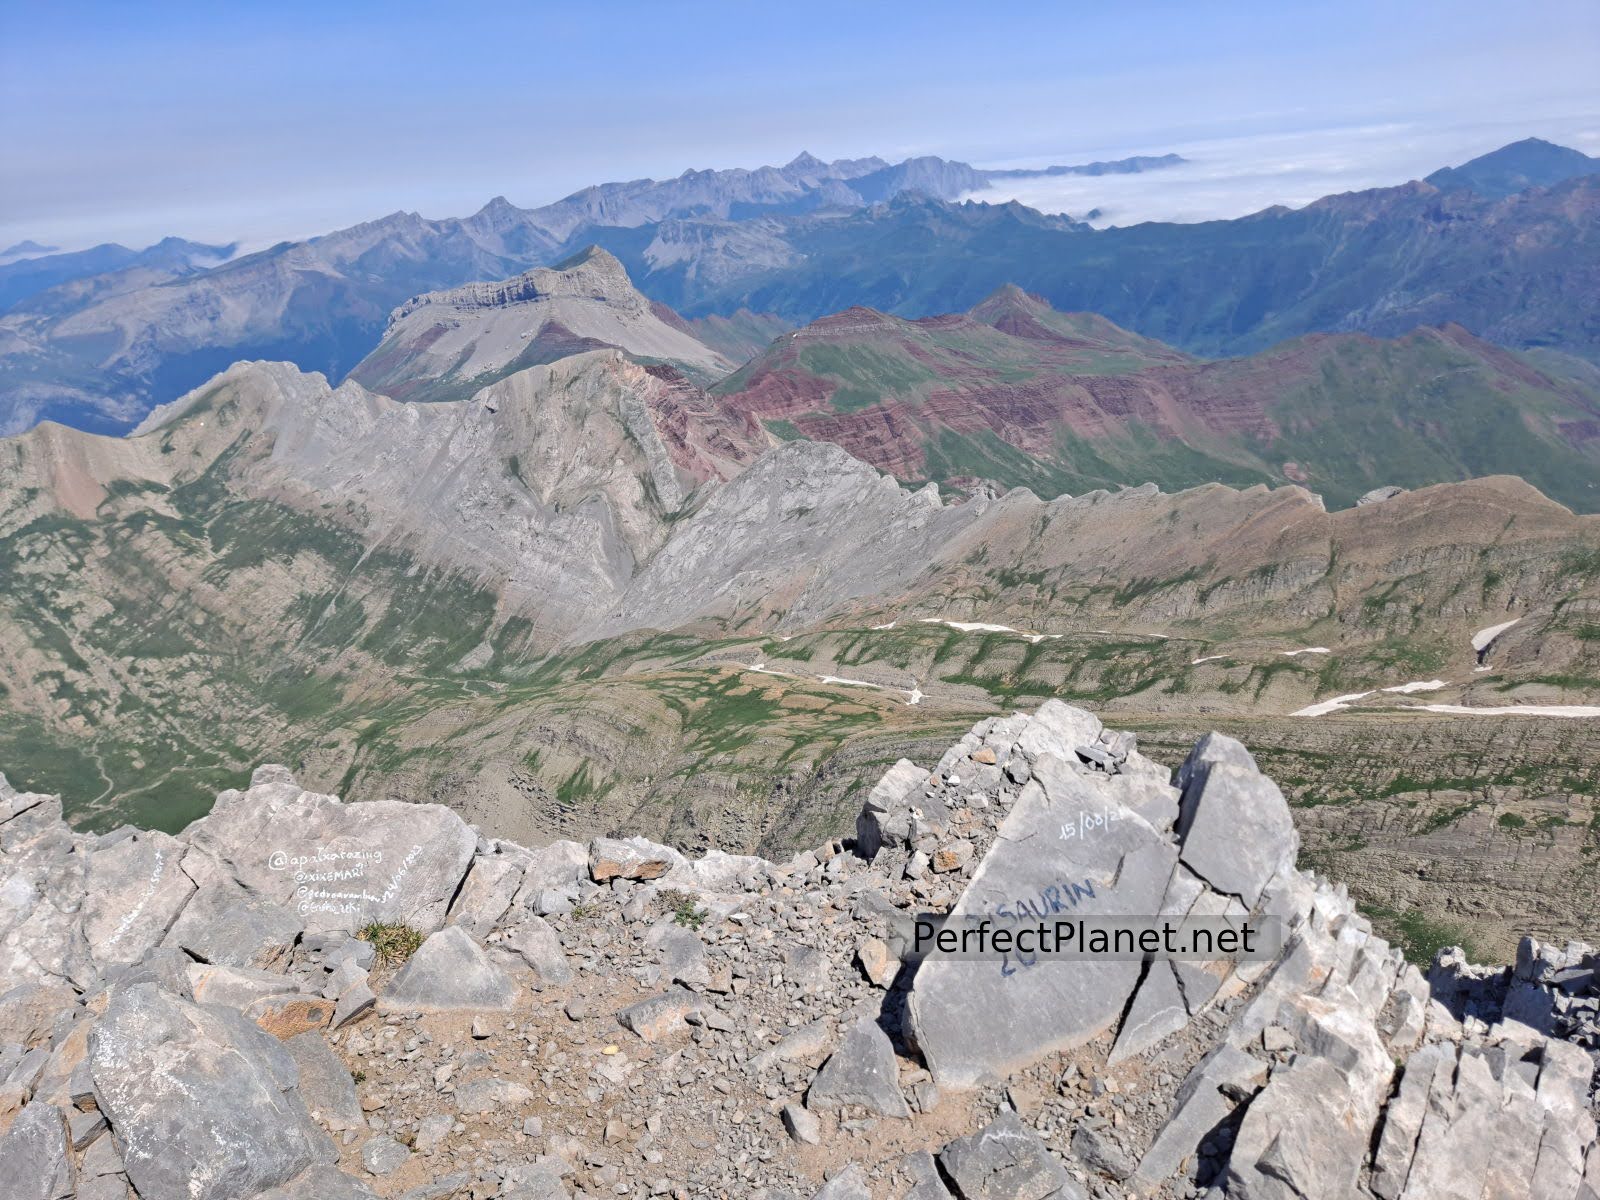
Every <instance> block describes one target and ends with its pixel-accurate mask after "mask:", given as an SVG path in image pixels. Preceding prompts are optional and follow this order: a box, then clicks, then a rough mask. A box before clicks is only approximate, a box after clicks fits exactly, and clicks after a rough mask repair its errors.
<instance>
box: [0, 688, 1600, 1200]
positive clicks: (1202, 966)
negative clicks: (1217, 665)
mask: <svg viewBox="0 0 1600 1200" xmlns="http://www.w3.org/2000/svg"><path fill="white" fill-rule="evenodd" d="M1169 780H1170V782H1169ZM862 799H863V822H862V825H861V826H860V829H861V831H862V832H863V839H862V841H861V842H860V843H859V844H857V845H854V846H852V845H850V844H849V843H841V842H837V841H832V842H829V843H826V844H824V845H823V846H820V847H818V848H817V849H816V850H813V851H808V852H805V853H802V854H799V855H796V856H794V858H792V859H791V860H789V861H788V862H781V863H776V862H766V861H764V860H761V859H757V858H753V857H750V856H733V855H726V854H720V853H717V852H713V853H710V854H707V855H704V856H702V857H700V858H686V857H684V856H683V855H681V854H680V853H679V852H677V851H675V850H672V849H671V848H670V847H663V846H658V845H656V844H654V843H651V842H648V841H644V840H642V839H635V838H598V839H595V840H594V841H593V842H592V843H590V844H587V845H585V844H579V843H574V842H562V843H555V844H554V845H552V846H548V847H545V848H543V849H541V850H527V849H524V848H522V847H519V846H515V845H513V844H510V843H506V842H500V841H496V840H493V839H482V838H480V837H478V835H477V834H476V831H474V830H472V829H470V828H469V827H466V826H464V825H461V824H460V822H459V821H458V820H457V819H456V818H455V817H454V816H453V815H451V814H449V813H448V812H446V811H445V810H442V809H437V808H433V807H428V806H424V807H419V808H412V807H409V806H407V807H404V808H402V807H401V806H398V805H395V806H383V805H370V804H369V805H354V806H348V807H347V806H344V805H342V804H340V803H339V802H338V801H336V800H334V799H333V798H331V797H325V796H315V795H310V794H307V793H304V792H303V791H302V790H301V789H300V788H298V786H297V785H296V784H295V783H294V782H293V779H292V777H290V776H289V774H288V772H287V771H284V770H283V769H282V768H263V769H262V770H261V771H259V772H257V775H256V777H255V778H254V779H253V780H252V784H251V787H250V788H249V789H247V790H246V791H243V792H233V793H227V794H225V796H224V797H223V802H222V804H221V805H220V806H219V811H218V814H217V816H216V819H215V820H213V819H212V818H207V819H206V821H202V822H198V823H196V824H195V825H194V826H192V827H191V828H190V829H189V830H187V831H186V832H185V833H184V834H182V835H180V836H178V837H176V838H170V837H165V836H164V835H153V834H142V833H139V832H138V831H136V830H130V829H123V830H118V831H115V832H114V833H111V834H108V835H104V836H101V837H91V836H87V835H82V834H78V833H75V832H73V831H71V830H70V829H68V828H67V827H66V826H65V825H64V824H63V823H62V822H61V819H60V811H61V810H60V806H59V802H58V801H56V800H55V799H54V798H52V797H42V798H41V797H25V796H19V795H18V794H16V793H15V792H13V791H9V790H7V789H5V788H4V786H3V785H0V1180H4V1181H5V1183H4V1184H3V1185H0V1192H5V1193H6V1194H7V1195H8V1196H9V1194H10V1193H9V1191H6V1189H7V1188H8V1187H9V1188H10V1190H13V1191H15V1190H18V1189H17V1187H15V1186H12V1185H13V1184H15V1183H16V1181H18V1180H22V1181H25V1186H24V1187H22V1189H21V1191H20V1192H19V1194H21V1195H24V1196H27V1197H29V1198H30V1200H32V1198H34V1197H39V1198H40V1200H65V1198H66V1196H68V1195H75V1196H78V1197H81V1198H82V1200H125V1197H126V1196H127V1195H129V1194H130V1187H131V1188H135V1189H137V1191H138V1194H139V1195H141V1196H144V1197H166V1196H172V1197H182V1198H183V1200H210V1198H211V1197H224V1196H225V1197H229V1198H230V1200H231V1198H234V1197H237V1198H238V1200H259V1198H267V1200H327V1198H330V1197H332V1198H338V1200H372V1197H373V1196H374V1195H376V1194H380V1193H381V1194H385V1195H392V1196H404V1197H407V1198H408V1200H425V1198H427V1197H434V1198H436V1200H443V1198H444V1197H447V1196H450V1195H467V1194H473V1193H476V1194H483V1195H491V1194H495V1195H500V1196H505V1197H522V1196H560V1195H570V1194H617V1195H621V1194H623V1191H628V1192H629V1193H630V1194H634V1195H638V1194H645V1195H656V1196H674V1195H717V1194H722V1195H741V1196H742V1195H756V1194H759V1193H760V1192H761V1191H763V1190H765V1192H766V1194H767V1195H768V1196H769V1197H774V1198H776V1197H781V1196H786V1195H787V1196H791V1197H803V1196H817V1195H823V1196H829V1195H848V1196H865V1195H888V1196H895V1197H908V1198H915V1200H939V1198H940V1197H950V1196H955V1197H960V1198H966V1200H970V1198H972V1197H994V1198H995V1200H999V1198H1000V1197H1008V1198H1010V1197H1017V1196H1036V1197H1038V1198H1039V1200H1045V1198H1046V1197H1049V1198H1052V1200H1062V1198H1063V1197H1068V1198H1070V1197H1079V1196H1089V1195H1094V1196H1111V1195H1117V1196H1120V1195H1124V1194H1129V1195H1135V1196H1139V1197H1152V1196H1154V1197H1181V1196H1197V1195H1205V1196H1207V1197H1208V1198H1209V1200H1224V1198H1228V1197H1233V1198H1243V1197H1250V1198H1256V1200H1260V1198H1270V1200H1280V1198H1281V1200H1313V1198H1326V1200H1457V1198H1458V1197H1462V1196H1471V1197H1475V1198H1477V1200H1489V1198H1490V1197H1494V1198H1496V1200H1500V1198H1502V1197H1507V1198H1508V1197H1522V1196H1537V1197H1541V1198H1543V1197H1557V1198H1559V1200H1596V1197H1597V1196H1600V1142H1597V1138H1596V1126H1595V1115H1596V1101H1595V1097H1594V1096H1593V1094H1592V1086H1593V1081H1594V1078H1595V1069H1596V1065H1597V1061H1600V1056H1597V1054H1596V1053H1595V1051H1596V1049H1597V1047H1600V954H1597V953H1596V952H1595V951H1594V949H1593V948H1591V947H1589V946H1587V945H1585V944H1583V943H1578V942H1574V943H1571V944H1568V945H1565V946H1559V947H1558V946H1553V945H1544V944H1541V943H1538V942H1534V941H1532V940H1531V939H1529V940H1528V941H1527V942H1525V943H1524V945H1523V947H1522V948H1521V950H1520V951H1519V953H1518V956H1517V963H1516V965H1515V967H1514V968H1509V967H1508V968H1485V967H1475V966H1473V965H1471V964H1469V963H1467V962H1466V960H1465V957H1464V956H1463V955H1462V954H1461V953H1460V952H1459V951H1449V952H1443V953H1441V954H1440V955H1439V956H1438V957H1437V959H1436V960H1435V962H1434V963H1433V965H1432V966H1431V967H1430V969H1429V970H1428V972H1427V974H1426V975H1424V973H1423V972H1422V971H1420V970H1418V969H1417V967H1415V966H1412V965H1411V964H1408V963H1406V962H1405V961H1404V959H1403V957H1402V956H1401V954H1400V953H1399V952H1398V951H1397V950H1395V949H1393V948H1391V947H1390V946H1389V945H1388V944H1387V943H1385V942H1384V941H1383V940H1382V939H1381V938H1379V937H1377V936H1375V934H1374V933H1373V930H1372V927H1371V926H1370V924H1369V923H1368V922H1367V921H1366V920H1365V918H1363V917H1362V916H1361V915H1360V914H1359V913H1358V912H1357V911H1356V910H1355V907H1354V905H1353V904H1352V903H1351V901H1350V898H1349V896H1348V895H1347V894H1346V893H1345V892H1344V890H1343V889H1342V888H1340V887H1337V886H1334V885H1331V884H1329V883H1327V882H1326V881H1322V880H1318V879H1316V878H1315V877H1313V876H1311V875H1308V874H1306V873H1304V872H1302V871H1300V870H1299V869H1298V868H1297V867H1296V865H1295V862H1294V853H1295V840H1294V834H1293V829H1292V826H1291V825H1290V824H1289V822H1288V819H1287V818H1288V813H1287V809H1286V807H1285V806H1283V805H1282V801H1281V797H1280V796H1278V794H1277V792H1276V789H1275V788H1273V787H1272V786H1271V783H1270V781H1269V780H1266V779H1265V777H1263V776H1262V775H1261V774H1260V772H1259V771H1258V770H1257V769H1256V766H1255V763H1254V762H1253V761H1252V759H1251V758H1250V755H1249V753H1248V752H1247V751H1246V750H1245V748H1244V747H1243V746H1241V745H1240V744H1239V743H1237V742H1233V741H1230V740H1229V739H1224V738H1218V737H1216V736H1214V735H1213V736H1211V737H1208V738H1205V739H1203V740H1202V741H1201V743H1200V744H1199V745H1198V746H1197V747H1196V748H1195V750H1194V752H1193V753H1192V754H1190V755H1189V757H1188V759H1187V760H1186V761H1185V763H1184V764H1183V766H1182V767H1181V768H1180V769H1179V770H1178V771H1177V772H1176V773H1175V774H1169V772H1167V771H1166V770H1165V769H1164V768H1162V767H1160V766H1159V765H1158V764H1155V763H1153V762H1151V761H1150V760H1148V759H1146V758H1145V757H1144V756H1143V755H1142V754H1140V752H1139V750H1138V748H1137V746H1136V745H1135V744H1134V742H1133V740H1132V738H1131V737H1129V736H1127V735H1125V734H1121V733H1118V732H1116V731H1113V730H1107V729H1105V728H1103V727H1102V726H1101V725H1100V723H1099V721H1098V720H1097V719H1095V718H1093V717H1092V716H1091V715H1090V714H1087V713H1083V712H1081V711H1078V710H1074V709H1072V708H1070V707H1069V706H1066V705H1061V704H1051V705H1047V706H1045V708H1044V709H1042V710H1041V712H1040V713H1039V714H1037V715H1035V716H1032V717H1030V716H1025V715H1021V714H1018V715H1015V716H1010V717H1005V718H1000V719H995V720H990V721H984V722H981V723H980V724H979V725H978V726H976V727H975V728H974V729H973V730H972V731H971V732H970V733H969V734H967V735H965V736H964V737H962V738H961V739H960V740H959V741H958V742H957V743H956V745H954V746H952V747H951V749H950V751H949V752H948V753H947V754H946V755H945V756H944V757H943V758H942V759H941V760H940V762H939V763H938V764H936V765H935V766H934V768H933V769H932V770H926V769H924V768H923V767H921V766H919V765H918V764H916V763H913V762H910V761H904V762H902V763H900V764H897V766H896V767H895V768H894V769H893V770H891V771H890V772H888V773H887V775H886V776H885V778H884V779H883V780H882V781H881V782H880V783H879V784H878V785H877V786H876V787H874V788H871V789H868V790H867V794H866V795H864V796H863V798H862ZM290 833H294V834H295V835H296V836H298V837H301V838H302V839H303V840H304V841H305V842H307V843H309V844H310V845H312V846H313V847H314V849H313V850H312V851H308V852H307V855H309V857H307V856H303V855H302V856H297V857H305V858H306V862H297V863H295V864H293V865H294V866H296V867H302V868H304V867H307V866H308V864H311V863H315V864H318V869H325V868H326V866H327V864H329V863H345V864H349V867H348V868H335V869H341V870H342V869H351V870H357V871H358V873H357V874H356V875H353V876H352V877H351V878H352V879H354V880H358V881H359V882H358V883H357V884H355V885H354V886H359V887H361V888H363V889H365V890H366V891H369V892H370V891H371V887H370V886H369V885H371V884H373V883H375V882H379V880H376V879H375V878H374V873H373V872H374V869H375V865H376V864H379V863H381V864H383V869H384V871H385V872H387V870H388V868H389V865H390V864H392V863H393V861H394V859H393V855H394V854H395V853H399V852H400V850H396V849H395V847H400V848H401V850H404V852H405V853H407V854H409V853H410V849H409V848H410V847H413V846H417V845H422V847H423V848H422V850H421V851H419V852H418V854H417V856H416V857H415V858H414V859H413V860H412V862H411V865H410V868H409V869H408V871H407V873H406V874H405V875H404V876H403V877H402V883H403V884H404V885H405V886H402V887H400V888H397V889H395V894H394V895H390V896H389V898H388V899H387V900H385V901H384V902H383V904H382V905H379V906H376V907H373V908H371V909H369V910H368V911H369V913H370V914H371V915H373V916H381V917H386V918H387V919H389V920H390V921H391V923H394V924H406V923H410V924H413V926H414V928H416V929H417V931H418V932H419V933H421V934H424V935H425V936H424V937H423V938H422V940H421V944H420V948H419V949H418V950H416V952H415V953H414V954H412V956H411V957H410V959H409V961H407V962H405V963H403V964H400V963H397V962H396V963H391V962H389V961H387V959H380V953H379V950H378V949H377V947H376V946H375V944H374V943H371V942H368V941H365V940H362V939H360V938H356V937H353V936H352V935H351V931H350V930H349V929H347V928H345V925H346V924H348V922H345V921H342V920H325V919H324V917H325V916H326V914H319V912H317V911H312V912H308V913H303V912H301V911H300V909H299V907H298V906H297V905H296V904H295V903H294V902H293V894H290V893H286V890H285V887H284V883H283V881H282V878H281V872H279V871H276V870H275V869H274V867H273V866H272V863H271V862H270V861H266V862H263V859H265V858H268V857H269V855H270V852H271V851H272V850H273V849H274V848H275V846H276V843H275V842H274V841H273V840H272V839H273V838H276V837H279V836H287V835H288V834H290ZM424 834H426V837H425V838H424ZM374 847H376V848H377V849H376V850H374V849H373V848H374ZM363 854H364V855H365V857H364V858H363V857H360V856H361V855H363ZM173 864H176V870H174V868H173ZM287 865H288V864H286V868H287ZM389 878H390V876H389V875H388V874H385V875H384V876H383V879H384V880H388V879H389ZM411 880H414V881H415V882H416V885H417V886H416V889H415V890H412V889H411V888H410V886H409V882H408V881H411ZM325 882H327V881H323V880H314V881H313V880H308V879H306V878H304V877H302V878H300V879H291V880H290V883H291V884H292V885H293V886H294V887H296V888H298V887H299V886H302V885H305V884H308V883H315V884H317V885H319V886H320V885H321V884H323V883H325ZM341 882H348V881H341ZM385 890H388V889H387V884H386V885H385ZM401 893H403V898H402V897H401V895H400V894H401ZM362 902H363V903H366V900H365V896H364V895H363V901H362ZM119 914H120V915H119ZM130 914H131V916H130ZM918 914H933V915H940V916H942V915H945V914H954V916H953V922H954V924H953V925H952V928H955V929H958V930H959V929H960V928H962V927H964V924H965V922H967V921H969V920H972V919H982V918H984V917H989V918H990V919H994V918H1001V919H1004V918H1005V917H1006V916H1007V915H1008V914H1009V915H1010V916H1015V917H1023V918H1026V919H1028V920H1029V921H1035V920H1041V919H1054V918H1060V917H1071V916H1073V915H1074V914H1080V915H1085V916H1089V915H1102V916H1103V915H1120V916H1135V917H1146V918H1148V917H1155V916H1158V915H1159V916H1161V917H1163V918H1165V919H1169V920H1178V919H1183V918H1187V917H1208V918H1215V917H1222V918H1227V919H1229V920H1232V921H1238V920H1241V919H1243V918H1246V917H1250V918H1253V919H1256V920H1258V921H1271V922H1276V923H1277V924H1278V926H1279V927H1280V928H1281V933H1282V944H1281V947H1275V948H1274V949H1273V950H1272V952H1271V953H1270V954H1268V955H1267V956H1266V957H1264V958H1262V959H1260V960H1242V961H1237V962H1236V961H1231V960H1217V961H1183V960H1177V961H1170V962H1169V961H1167V960H1165V959H1154V960H1152V961H1150V962H1148V963H1141V962H1139V961H1137V960H1133V959H1128V960H1118V959H1102V960H1088V961H1044V960H1040V961H1036V962H1033V963H1032V964H1031V965H1029V963H1027V962H1025V961H1023V958H1022V956H1012V957H1011V958H1010V959H1000V958H990V959H987V960H975V961H967V960H962V959H960V958H955V957H950V956H948V955H944V956H941V955H938V954H935V955H933V956H930V957H922V956H921V955H920V954H919V953H918V950H917V947H916V946H915V936H914V934H915V920H914V918H915V917H916V916H917V915H918ZM352 915H355V914H352ZM360 915H363V916H366V915H367V914H360ZM119 930H120V931H121V933H120V935H119V932H118V931H119ZM393 933H394V931H388V934H386V935H385V936H386V937H387V936H389V935H392V934H393ZM369 936H372V937H374V938H377V937H379V934H378V933H376V932H374V933H372V934H370V935H369ZM386 944H388V945H391V946H393V945H399V946H402V947H403V945H404V942H403V939H402V940H400V941H396V942H390V943H386ZM389 952H390V951H389V950H387V949H386V950H385V951H384V953H385V954H388V953H389ZM396 953H398V954H401V955H403V953H404V951H403V949H401V950H399V951H397V952H396ZM379 994H381V995H382V1003H381V1005H379V1004H378V1002H377V996H378V995H379ZM375 1008H376V1009H378V1011H377V1013H376V1014H374V1009H375ZM329 1133H332V1134H334V1135H335V1138H336V1141H334V1140H330V1139H329V1137H328V1136H327V1135H328V1134H329ZM908 1147H920V1149H917V1150H915V1151H914V1152H912V1153H909V1154H908V1153H906V1150H907V1148H908ZM929 1150H932V1151H936V1152H937V1160H936V1159H935V1157H934V1156H933V1154H930V1153H928V1151H929ZM418 1160H421V1161H420V1162H419V1161H418ZM19 1164H20V1165H19ZM362 1180H369V1181H371V1185H370V1186H369V1185H368V1184H367V1183H363V1182H361V1181H362ZM824 1180H826V1182H824ZM416 1181H426V1182H416ZM569 1184H570V1186H569ZM619 1188H620V1189H621V1190H618V1189H619Z"/></svg>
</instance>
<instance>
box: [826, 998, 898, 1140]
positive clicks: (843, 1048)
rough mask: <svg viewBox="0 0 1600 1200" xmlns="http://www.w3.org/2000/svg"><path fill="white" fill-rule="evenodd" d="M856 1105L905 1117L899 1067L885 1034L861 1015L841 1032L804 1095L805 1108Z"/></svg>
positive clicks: (883, 1114) (884, 1114) (888, 1114)
mask: <svg viewBox="0 0 1600 1200" xmlns="http://www.w3.org/2000/svg"><path fill="white" fill-rule="evenodd" d="M843 1104H856V1105H860V1106H861V1107H862V1108H865V1109H869V1110H871V1111H872V1112H875V1113H877V1114H878V1115H879V1116H883V1117H909V1116H910V1115H911V1110H910V1109H909V1108H907V1107H906V1098H905V1096H904V1095H903V1094H902V1093H901V1091H900V1068H899V1064H898V1063H897V1062H896V1061H895V1056H894V1047H893V1046H892V1045H891V1044H890V1042H889V1035H888V1034H886V1033H884V1032H883V1030H882V1029H880V1028H879V1027H878V1023H877V1022H876V1021H875V1020H873V1019H872V1017H870V1016H867V1017H862V1018H861V1019H860V1020H859V1021H857V1022H856V1023H855V1024H854V1025H852V1026H851V1027H850V1028H849V1030H848V1031H847V1032H846V1033H845V1035H844V1041H843V1042H842V1043H840V1045H839V1049H838V1050H836V1051H834V1053H833V1055H832V1056H831V1057H830V1058H829V1059H828V1061H827V1062H825V1063H823V1064H822V1070H820V1071H818V1072H817V1077H816V1078H815V1079H814V1080H812V1082H811V1090H810V1091H809V1092H808V1093H807V1094H806V1105H807V1107H809V1108H813V1109H817V1108H838V1107H839V1106H840V1105H843Z"/></svg>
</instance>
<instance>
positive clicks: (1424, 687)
mask: <svg viewBox="0 0 1600 1200" xmlns="http://www.w3.org/2000/svg"><path fill="white" fill-rule="evenodd" d="M1449 686H1450V685H1449V684H1448V683H1447V682H1446V681H1445V680H1443V679H1419V680H1418V681H1417V682H1415V683H1402V684H1400V685H1399V686H1398V687H1386V688H1384V689H1383V690H1384V691H1386V692H1399V693H1401V694H1402V695H1406V696H1409V695H1410V694H1411V693H1412V692H1437V691H1438V690H1439V689H1440V688H1442V687H1449Z"/></svg>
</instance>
